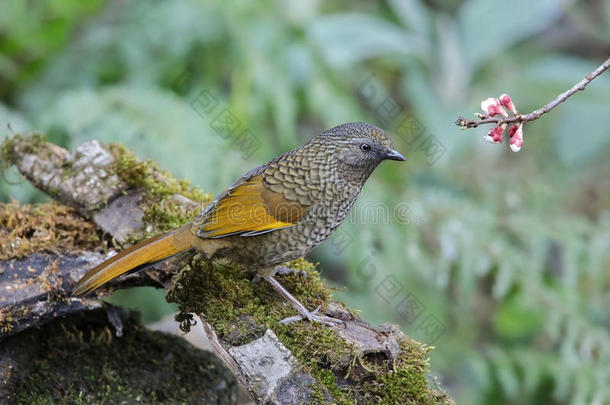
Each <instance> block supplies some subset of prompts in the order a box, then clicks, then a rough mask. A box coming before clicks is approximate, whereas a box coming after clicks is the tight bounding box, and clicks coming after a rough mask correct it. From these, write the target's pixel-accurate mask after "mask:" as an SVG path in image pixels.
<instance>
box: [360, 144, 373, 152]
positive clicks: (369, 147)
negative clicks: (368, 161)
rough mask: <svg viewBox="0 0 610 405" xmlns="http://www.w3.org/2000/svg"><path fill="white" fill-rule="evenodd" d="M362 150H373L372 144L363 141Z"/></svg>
mask: <svg viewBox="0 0 610 405" xmlns="http://www.w3.org/2000/svg"><path fill="white" fill-rule="evenodd" d="M360 150H361V151H363V152H368V151H370V150H371V145H369V144H368V143H361V144H360Z"/></svg>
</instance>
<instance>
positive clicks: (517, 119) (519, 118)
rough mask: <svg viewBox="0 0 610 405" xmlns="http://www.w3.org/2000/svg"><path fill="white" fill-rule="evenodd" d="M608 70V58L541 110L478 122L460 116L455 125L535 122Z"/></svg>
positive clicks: (609, 65)
mask: <svg viewBox="0 0 610 405" xmlns="http://www.w3.org/2000/svg"><path fill="white" fill-rule="evenodd" d="M608 68H610V58H608V59H606V61H605V62H604V63H602V64H601V65H600V66H599V67H598V68H597V69H595V70H594V71H593V72H591V73H589V74H588V75H586V76H585V77H584V79H582V80H581V81H579V82H578V83H576V84H575V85H574V86H572V87H571V88H570V89H568V90H566V91H565V92H563V93H561V94H560V95H558V96H557V97H556V98H555V99H553V100H552V101H551V102H549V103H548V104H545V105H544V106H542V107H541V108H539V109H537V110H534V111H532V112H530V113H529V114H515V115H513V116H511V117H502V116H500V117H498V116H489V115H483V114H480V115H481V118H480V119H478V120H468V119H466V118H464V117H462V116H460V117H458V119H457V120H456V121H455V124H456V125H457V126H459V127H460V128H462V129H466V128H476V127H478V126H479V125H482V124H494V125H496V126H500V125H503V124H513V123H525V122H529V121H534V120H537V119H538V118H540V117H541V116H542V115H543V114H546V113H548V112H549V111H551V110H552V109H553V108H555V107H557V106H558V105H559V104H561V103H563V102H564V101H566V100H567V99H568V98H569V97H571V96H572V95H574V94H575V93H576V92H578V91H582V90H584V89H585V87H586V86H587V85H588V84H589V83H591V82H592V81H593V79H595V78H596V77H597V76H599V75H601V74H602V73H604V72H605V71H606V70H607V69H608Z"/></svg>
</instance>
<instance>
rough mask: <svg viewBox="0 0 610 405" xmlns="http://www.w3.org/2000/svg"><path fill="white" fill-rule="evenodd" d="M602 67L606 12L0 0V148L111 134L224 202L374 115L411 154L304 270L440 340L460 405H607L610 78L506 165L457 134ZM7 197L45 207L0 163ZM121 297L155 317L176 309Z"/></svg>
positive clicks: (580, 6)
mask: <svg viewBox="0 0 610 405" xmlns="http://www.w3.org/2000/svg"><path fill="white" fill-rule="evenodd" d="M609 54H610V2H609V1H607V0H606V1H604V0H591V1H576V0H564V1H554V0H537V1H528V0H513V1H506V0H473V1H464V2H462V1H458V0H451V1H438V0H427V1H417V0H389V1H384V2H365V1H355V2H348V1H339V2H322V1H307V2H305V1H297V0H287V1H275V2H248V1H224V2H221V1H208V2H205V1H194V0H193V1H186V0H185V1H157V2H155V1H137V2H136V1H131V2H130V1H119V0H116V1H101V0H97V1H87V2H83V1H78V0H70V1H66V0H64V1H61V0H57V1H19V0H16V1H3V2H2V6H1V12H0V125H2V131H1V132H2V134H1V135H0V139H3V138H4V137H6V136H7V135H8V134H9V133H10V132H11V131H10V130H9V129H7V124H10V127H11V128H12V131H14V132H30V131H37V132H42V133H45V134H46V135H47V136H48V137H49V138H50V139H51V140H52V141H53V142H56V143H58V144H60V145H62V146H64V147H67V148H71V147H75V146H77V145H79V144H81V143H82V142H84V141H87V140H89V139H99V140H102V141H105V142H110V141H119V142H124V143H125V144H127V145H128V146H129V147H131V148H133V149H134V150H135V151H136V152H137V153H138V154H139V155H140V156H141V157H147V158H152V159H155V160H157V161H159V162H160V165H161V166H162V167H163V168H165V169H168V170H171V171H172V172H174V173H175V174H176V175H177V176H179V177H184V178H188V179H190V180H191V181H192V182H193V183H194V184H197V185H200V186H201V187H202V188H203V189H204V190H205V191H209V192H213V193H218V192H220V191H221V190H222V188H223V186H226V185H227V184H229V183H230V182H232V181H233V180H234V179H235V178H236V177H237V176H239V175H241V174H243V173H244V172H245V171H246V170H247V169H249V168H251V167H254V166H256V165H258V164H260V163H262V162H265V161H267V160H269V159H271V158H272V157H274V156H275V155H277V154H279V153H281V152H283V151H286V150H288V149H290V148H293V147H296V146H298V145H300V144H301V143H303V142H305V141H307V140H308V139H309V138H310V137H312V136H313V135H315V134H317V133H319V132H320V131H321V130H323V129H326V128H330V127H332V126H335V125H338V124H341V123H344V122H348V121H368V122H372V123H376V124H377V125H379V126H381V127H382V128H384V129H386V130H387V131H388V132H389V133H390V135H391V136H392V137H393V138H394V140H395V143H396V146H397V149H398V150H400V151H401V152H403V153H404V154H405V155H406V156H407V157H408V161H407V162H406V163H404V164H397V163H394V164H387V163H385V164H382V165H381V167H380V168H379V169H378V170H377V172H376V173H374V174H373V176H372V178H371V179H370V180H369V182H368V183H367V185H366V186H365V189H364V191H363V194H362V196H361V198H360V200H359V202H358V204H357V206H356V208H355V209H354V214H353V215H352V216H351V217H350V220H349V221H347V222H348V223H345V224H344V225H343V226H342V227H341V228H340V231H339V232H338V234H337V235H335V236H333V238H332V239H331V240H330V241H329V242H327V243H325V244H323V245H322V246H321V247H320V248H318V249H317V250H316V252H315V254H314V255H313V256H312V257H311V259H312V260H314V261H319V262H320V270H321V271H322V274H323V276H324V277H325V278H326V279H327V280H328V281H329V283H330V284H331V285H333V286H335V287H337V288H338V292H337V295H338V296H339V297H340V299H343V300H344V301H345V302H346V303H347V304H348V305H349V306H351V307H352V308H359V309H361V310H362V316H363V317H364V318H365V319H367V320H369V321H370V322H373V323H383V322H392V323H399V324H400V325H401V328H402V329H403V330H404V331H405V332H406V333H408V334H410V335H412V336H414V337H416V338H418V339H420V340H421V341H423V342H425V343H429V344H433V345H434V346H435V347H436V350H434V351H433V352H432V361H431V366H432V369H433V373H434V374H435V375H436V376H437V377H438V380H439V382H440V384H441V385H442V386H443V387H444V388H446V389H447V390H448V391H449V392H450V394H451V395H452V396H453V398H455V399H456V401H457V402H458V403H460V404H489V403H494V404H527V403H532V404H534V403H545V404H607V403H610V333H609V330H610V254H609V251H610V160H609V159H608V157H609V153H610V73H606V74H605V75H602V76H601V77H599V78H598V79H597V80H595V81H594V82H593V83H592V84H591V85H590V87H588V88H587V90H586V91H585V92H584V93H579V94H577V95H576V96H574V97H573V98H572V99H570V100H569V101H568V102H567V103H565V104H562V105H560V106H559V107H558V108H557V109H556V110H554V111H553V112H552V113H550V114H548V115H546V116H544V117H543V118H542V119H540V120H538V121H535V122H532V123H529V124H527V125H526V126H525V129H524V138H525V143H524V147H523V149H522V150H521V152H519V153H513V152H511V151H510V150H509V148H508V145H507V144H506V141H505V143H504V144H502V145H492V144H489V143H486V142H484V141H483V139H482V137H483V135H484V134H485V131H486V130H488V129H490V128H489V127H487V128H479V129H476V130H468V131H460V130H459V129H458V128H457V127H456V126H455V125H454V121H455V119H456V118H457V116H458V115H465V116H467V117H472V115H471V114H472V112H475V111H477V110H478V109H479V103H480V101H481V100H483V99H485V98H487V97H492V96H493V97H497V96H499V95H500V94H501V93H509V94H510V95H511V96H512V97H513V100H514V101H515V103H516V105H517V108H518V109H520V111H523V112H527V111H530V110H532V109H534V108H537V107H539V106H541V105H542V104H544V103H546V102H548V101H549V100H550V99H551V98H553V97H554V96H555V95H556V94H558V93H559V92H561V91H563V90H565V89H567V88H568V87H570V86H571V85H572V84H574V83H575V82H576V81H578V80H580V79H581V78H582V77H583V76H584V75H585V74H586V73H588V72H590V71H592V70H593V69H594V68H595V67H596V66H598V65H599V64H600V63H601V62H602V61H603V60H604V59H606V58H607V57H608V55H609ZM398 112H400V113H399V114H398ZM218 116H221V118H224V119H227V117H228V119H230V122H231V123H232V124H231V128H233V127H235V128H234V130H235V132H234V133H231V134H228V133H227V132H222V131H218V127H217V126H216V125H215V123H218V122H219V121H214V120H215V119H216V118H217V117H218ZM224 122H225V124H226V123H227V122H229V121H226V120H225V121H224ZM405 123H406V124H405ZM233 124H235V125H234V126H233ZM407 124H408V131H407V132H406V135H405V128H407V127H405V125H407ZM246 130H247V132H246V133H245V135H244V136H247V137H248V139H250V140H252V141H253V142H251V143H249V144H247V145H245V146H244V144H243V142H242V143H240V142H238V141H236V139H237V134H242V133H243V132H244V131H246ZM240 139H242V140H243V139H246V138H240ZM424 141H425V142H424ZM430 145H432V146H430ZM430 148H432V149H430ZM10 198H16V199H18V200H19V201H22V202H24V203H25V202H36V201H42V200H44V199H45V196H44V195H42V194H41V193H40V192H37V191H36V190H34V189H33V188H32V187H31V186H30V185H28V183H27V182H26V181H24V180H21V179H20V178H19V176H18V174H17V173H16V172H15V171H14V170H8V171H7V172H6V173H5V176H4V178H3V179H2V180H1V183H0V200H2V201H8V200H9V199H10ZM379 207H381V208H379ZM380 210H381V211H380ZM384 210H385V211H384ZM380 213H382V214H380ZM382 215H383V217H382ZM385 217H387V219H386V218H385ZM122 294H123V297H122V299H121V300H122V301H123V302H125V301H132V302H133V303H137V306H138V307H139V308H140V309H141V310H142V311H143V312H144V313H145V319H147V320H149V321H153V320H155V319H158V318H159V317H160V316H162V315H163V314H166V313H167V312H168V311H171V308H168V307H167V306H165V305H164V304H163V294H162V293H161V294H160V293H150V291H147V290H140V291H134V292H124V293H122ZM134 305H136V304H134Z"/></svg>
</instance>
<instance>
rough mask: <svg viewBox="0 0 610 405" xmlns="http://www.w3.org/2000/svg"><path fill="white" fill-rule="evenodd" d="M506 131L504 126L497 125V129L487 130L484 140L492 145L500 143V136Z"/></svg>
mask: <svg viewBox="0 0 610 405" xmlns="http://www.w3.org/2000/svg"><path fill="white" fill-rule="evenodd" d="M505 129H506V124H502V125H499V126H497V127H493V128H492V129H490V130H489V132H488V133H487V135H486V136H485V140H486V141H489V142H492V143H501V142H502V134H503V133H504V130H505Z"/></svg>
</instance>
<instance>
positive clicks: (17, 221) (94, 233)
mask: <svg viewBox="0 0 610 405" xmlns="http://www.w3.org/2000/svg"><path fill="white" fill-rule="evenodd" d="M100 240H101V232H100V231H98V230H96V229H95V226H94V225H93V224H92V223H91V222H89V221H86V220H85V219H83V217H81V216H80V215H78V213H77V212H76V211H75V210H74V209H72V208H70V207H67V206H65V205H61V204H58V203H55V202H50V203H42V204H34V205H30V204H26V205H19V203H17V202H16V201H13V202H11V203H0V260H6V259H10V258H18V257H23V256H25V255H28V254H31V253H33V252H40V251H57V249H58V247H60V248H61V250H62V251H63V252H78V251H82V250H89V251H92V250H96V249H99V247H100V246H99V245H100Z"/></svg>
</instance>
